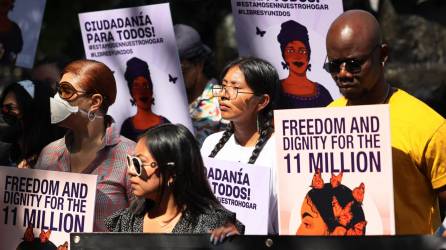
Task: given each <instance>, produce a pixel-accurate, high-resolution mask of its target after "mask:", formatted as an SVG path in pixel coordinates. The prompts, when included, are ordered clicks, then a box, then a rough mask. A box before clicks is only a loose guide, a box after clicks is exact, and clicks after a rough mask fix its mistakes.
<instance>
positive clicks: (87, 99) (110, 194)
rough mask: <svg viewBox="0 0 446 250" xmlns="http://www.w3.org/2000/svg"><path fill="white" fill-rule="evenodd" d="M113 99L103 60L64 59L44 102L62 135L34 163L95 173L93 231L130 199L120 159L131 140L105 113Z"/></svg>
mask: <svg viewBox="0 0 446 250" xmlns="http://www.w3.org/2000/svg"><path fill="white" fill-rule="evenodd" d="M115 98H116V82H115V79H114V77H113V72H112V71H111V70H110V69H109V68H108V67H107V66H106V65H105V64H103V63H100V62H97V61H93V60H77V61H74V62H71V63H69V64H68V65H67V66H66V67H65V69H64V70H63V72H62V79H61V82H60V83H59V86H58V93H57V94H56V95H55V96H54V98H51V100H50V104H51V123H54V124H58V125H59V126H62V127H65V128H67V129H68V133H67V134H66V135H65V137H64V138H62V139H59V140H57V141H54V142H52V143H51V144H49V145H48V146H46V147H45V148H44V149H43V150H42V152H41V154H40V156H39V160H38V162H37V164H36V168H38V169H46V170H57V171H64V172H73V173H83V174H95V175H98V179H97V191H96V193H97V195H96V207H95V218H94V225H93V230H94V231H105V226H104V219H105V218H106V217H107V216H109V215H111V214H112V213H113V212H114V211H116V210H119V209H121V208H126V207H127V206H128V204H129V200H130V198H131V197H132V194H131V190H130V182H129V180H128V177H127V167H126V161H127V160H126V158H125V157H126V155H127V154H129V153H130V152H131V151H132V149H133V147H134V145H135V143H134V142H132V141H130V140H128V139H127V138H124V137H122V136H120V135H119V130H118V129H117V128H116V127H115V126H114V125H113V119H112V118H111V117H110V116H107V115H106V114H107V110H108V108H109V107H110V105H112V104H113V103H114V102H115Z"/></svg>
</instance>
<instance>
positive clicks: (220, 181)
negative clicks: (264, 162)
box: [203, 157, 270, 235]
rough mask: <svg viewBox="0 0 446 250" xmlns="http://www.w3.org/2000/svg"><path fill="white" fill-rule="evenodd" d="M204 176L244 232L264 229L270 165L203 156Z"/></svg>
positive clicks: (258, 233) (260, 232) (258, 232)
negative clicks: (240, 223)
mask: <svg viewBox="0 0 446 250" xmlns="http://www.w3.org/2000/svg"><path fill="white" fill-rule="evenodd" d="M203 160H204V163H205V166H206V170H207V171H206V175H207V177H208V180H209V183H210V185H211V189H212V191H213V192H214V194H215V196H216V197H217V199H218V200H219V201H220V203H221V204H222V205H223V206H224V207H225V208H227V209H228V210H230V211H232V212H234V213H236V214H237V219H238V220H239V221H240V222H242V223H243V224H244V225H245V234H247V235H266V234H267V232H268V215H269V199H270V193H269V190H270V189H269V185H270V168H267V167H261V166H256V165H252V164H245V163H239V162H229V161H222V160H217V159H214V158H209V157H205V158H204V159H203Z"/></svg>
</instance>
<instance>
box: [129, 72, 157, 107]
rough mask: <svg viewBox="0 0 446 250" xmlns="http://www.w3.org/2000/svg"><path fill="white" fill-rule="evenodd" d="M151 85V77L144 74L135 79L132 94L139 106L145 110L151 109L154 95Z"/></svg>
mask: <svg viewBox="0 0 446 250" xmlns="http://www.w3.org/2000/svg"><path fill="white" fill-rule="evenodd" d="M151 85H152V82H151V81H150V79H146V78H145V77H143V76H138V77H136V78H135V79H133V85H132V89H131V92H132V93H131V94H132V97H133V99H134V100H135V104H136V106H137V107H138V108H140V109H143V110H150V109H151V106H152V97H153V93H152V89H151Z"/></svg>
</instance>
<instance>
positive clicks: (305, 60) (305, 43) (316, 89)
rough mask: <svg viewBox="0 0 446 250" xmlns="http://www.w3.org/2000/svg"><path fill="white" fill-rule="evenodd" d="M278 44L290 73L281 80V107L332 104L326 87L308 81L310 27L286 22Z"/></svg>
mask: <svg viewBox="0 0 446 250" xmlns="http://www.w3.org/2000/svg"><path fill="white" fill-rule="evenodd" d="M277 41H278V42H279V43H280V50H281V51H282V57H283V59H284V61H285V63H283V62H282V66H283V68H284V69H285V68H287V69H288V70H289V74H288V77H287V78H285V79H282V80H281V83H282V84H281V85H282V94H281V95H282V96H281V98H280V99H279V100H280V101H279V108H281V109H293V108H312V107H325V106H327V105H328V104H329V103H330V102H332V101H333V98H332V97H331V95H330V93H329V92H328V90H327V89H326V88H325V87H324V86H322V85H321V84H319V83H317V82H313V81H311V80H309V79H308V78H307V70H310V71H311V64H310V63H309V62H310V56H311V47H310V42H309V37H308V30H307V28H306V27H305V26H303V25H301V24H300V23H298V22H296V21H293V20H289V21H286V22H284V23H282V25H281V29H280V33H279V35H277Z"/></svg>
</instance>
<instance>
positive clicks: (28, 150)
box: [0, 80, 63, 168]
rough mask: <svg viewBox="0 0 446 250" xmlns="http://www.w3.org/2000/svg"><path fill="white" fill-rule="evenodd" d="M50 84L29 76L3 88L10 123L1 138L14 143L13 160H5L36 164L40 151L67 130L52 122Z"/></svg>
mask: <svg viewBox="0 0 446 250" xmlns="http://www.w3.org/2000/svg"><path fill="white" fill-rule="evenodd" d="M50 96H51V90H50V87H49V86H48V85H46V84H44V83H36V84H35V83H33V82H31V81H29V80H24V81H20V82H17V83H12V84H10V85H8V86H7V87H6V88H5V89H4V90H3V92H2V95H1V97H0V103H1V105H2V109H1V113H2V115H3V120H4V121H5V122H6V124H7V127H6V128H3V129H2V130H1V132H0V133H1V136H0V140H1V141H3V142H7V143H10V144H11V148H10V154H9V160H8V162H5V163H4V164H7V165H17V166H18V167H20V168H32V167H33V166H34V164H35V163H36V161H37V157H38V156H39V153H40V151H41V150H42V149H43V147H45V146H46V145H47V144H48V143H50V142H51V141H53V140H55V139H57V138H60V137H62V136H63V134H62V133H63V131H62V130H60V129H59V130H58V129H57V128H56V127H53V126H52V125H51V122H50Z"/></svg>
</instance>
